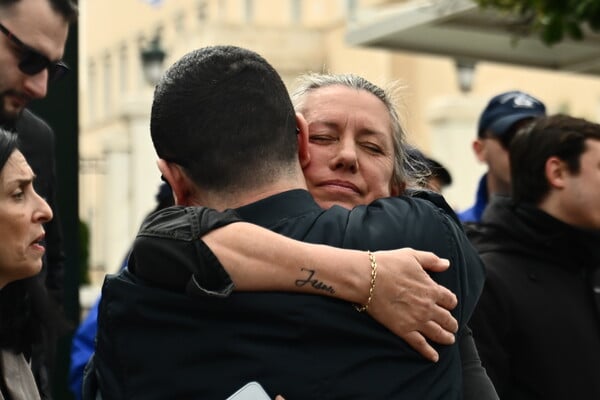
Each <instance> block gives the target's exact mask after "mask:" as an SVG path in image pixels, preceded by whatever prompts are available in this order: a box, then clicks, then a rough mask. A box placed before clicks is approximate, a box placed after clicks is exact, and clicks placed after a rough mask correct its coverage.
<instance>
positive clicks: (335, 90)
mask: <svg viewBox="0 0 600 400" xmlns="http://www.w3.org/2000/svg"><path fill="white" fill-rule="evenodd" d="M300 111H301V113H302V114H303V116H304V118H305V119H306V121H307V123H308V132H309V153H310V162H309V163H308V164H307V165H306V166H305V167H304V176H305V177H306V182H307V185H308V190H309V191H310V192H311V194H312V195H313V197H314V198H315V200H316V201H317V203H319V205H320V206H321V207H323V208H329V207H331V206H333V205H335V204H338V205H341V206H343V207H346V208H353V207H354V206H356V205H359V204H368V203H370V202H372V201H373V200H376V199H378V198H381V197H389V196H395V195H397V194H398V188H397V187H396V186H395V185H393V184H392V177H393V171H394V148H393V140H392V129H391V126H392V125H391V120H390V115H389V113H388V110H387V108H386V106H385V105H384V104H383V103H382V102H381V100H379V99H378V98H377V97H375V96H374V95H373V94H371V93H369V92H367V91H365V90H356V89H351V88H348V87H346V86H342V85H333V86H327V87H323V88H320V89H316V90H312V91H311V92H309V93H308V94H307V95H306V97H305V99H304V105H303V107H302V109H301V110H300Z"/></svg>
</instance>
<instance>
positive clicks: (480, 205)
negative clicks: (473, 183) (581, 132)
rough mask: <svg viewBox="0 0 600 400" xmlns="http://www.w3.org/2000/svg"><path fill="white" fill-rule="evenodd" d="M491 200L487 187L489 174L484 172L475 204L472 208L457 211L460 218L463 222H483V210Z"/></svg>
mask: <svg viewBox="0 0 600 400" xmlns="http://www.w3.org/2000/svg"><path fill="white" fill-rule="evenodd" d="M488 202H489V195H488V187H487V174H484V175H483V176H482V177H481V179H480V180H479V185H478V186H477V197H476V198H475V204H474V205H473V206H472V207H471V208H467V209H466V210H464V211H462V212H459V213H457V215H458V219H460V220H461V222H481V217H482V216H483V210H485V208H486V207H487V205H488Z"/></svg>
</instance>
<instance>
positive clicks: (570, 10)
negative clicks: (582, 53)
mask: <svg viewBox="0 0 600 400" xmlns="http://www.w3.org/2000/svg"><path fill="white" fill-rule="evenodd" d="M474 1H475V2H476V3H477V4H478V5H479V6H480V7H481V8H483V9H486V8H489V9H496V10H499V11H501V12H504V13H507V14H511V15H516V16H519V17H520V19H521V21H522V23H523V28H524V30H525V31H526V32H535V33H537V34H538V35H539V36H540V39H541V40H542V41H543V42H544V43H546V44H547V45H549V46H551V45H553V44H556V43H559V42H561V41H562V40H564V39H565V38H567V37H568V38H571V39H575V40H581V39H583V36H584V32H585V29H586V27H587V28H588V29H590V30H591V31H594V32H600V0H474Z"/></svg>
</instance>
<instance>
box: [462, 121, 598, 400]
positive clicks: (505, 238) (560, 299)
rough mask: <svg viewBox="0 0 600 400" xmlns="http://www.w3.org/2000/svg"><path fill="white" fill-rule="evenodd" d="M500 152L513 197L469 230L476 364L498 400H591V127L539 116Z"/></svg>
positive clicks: (594, 264) (594, 155)
mask: <svg viewBox="0 0 600 400" xmlns="http://www.w3.org/2000/svg"><path fill="white" fill-rule="evenodd" d="M509 153H510V166H511V182H512V198H510V197H498V198H496V199H494V200H493V201H492V202H491V203H490V205H489V206H488V208H487V209H486V211H485V213H484V215H483V220H482V223H481V224H480V225H478V226H476V227H474V229H472V230H470V231H469V235H470V239H471V240H472V242H473V243H474V244H475V246H476V248H477V249H478V251H479V253H480V255H481V257H482V259H483V261H484V263H485V266H486V270H487V279H486V282H485V287H484V290H483V293H482V296H481V299H480V301H479V303H478V305H477V308H476V310H475V313H474V314H473V317H472V318H471V322H470V325H471V327H472V328H473V335H474V337H475V341H476V343H477V347H478V348H479V352H480V354H481V359H482V361H483V365H484V366H485V368H486V369H487V371H488V373H489V375H490V377H491V379H492V381H493V382H494V385H495V386H496V389H497V390H498V394H499V395H500V398H502V399H531V400H536V399H539V400H542V399H543V400H559V399H560V400H562V399H600V380H599V379H598V377H599V375H598V373H599V367H600V290H598V288H600V245H599V244H600V125H599V124H596V123H592V122H589V121H586V120H583V119H579V118H573V117H570V116H566V115H553V116H550V117H541V118H539V119H537V120H535V121H534V122H533V123H532V124H531V125H530V126H529V127H527V128H525V129H522V130H520V131H519V132H518V133H517V134H516V136H515V137H514V139H513V141H512V143H511V146H510V150H509Z"/></svg>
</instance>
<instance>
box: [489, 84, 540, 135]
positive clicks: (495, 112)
mask: <svg viewBox="0 0 600 400" xmlns="http://www.w3.org/2000/svg"><path fill="white" fill-rule="evenodd" d="M543 115H546V106H545V105H544V103H542V102H541V101H539V100H538V99H536V98H535V97H533V96H531V95H529V94H527V93H524V92H520V91H517V90H513V91H510V92H505V93H500V94H499V95H496V96H494V97H492V99H491V100H490V101H489V102H488V104H487V106H486V107H485V109H484V110H483V112H482V113H481V116H480V117H479V127H478V130H477V135H478V137H480V138H484V137H486V136H488V135H493V136H494V137H497V138H498V139H500V140H502V139H503V138H504V136H505V135H507V134H509V133H510V131H511V128H512V127H513V126H514V125H515V124H517V123H518V122H520V121H523V120H528V119H533V118H536V117H540V116H543Z"/></svg>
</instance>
